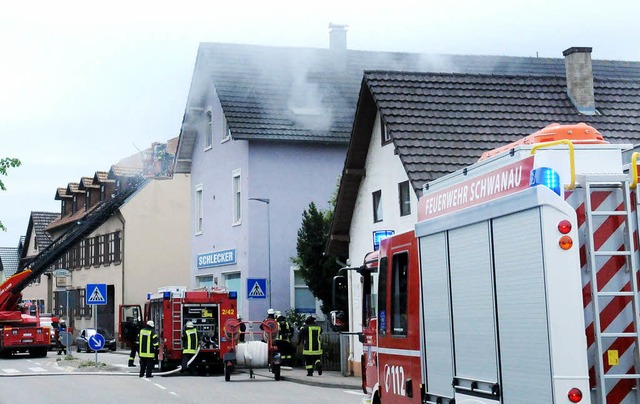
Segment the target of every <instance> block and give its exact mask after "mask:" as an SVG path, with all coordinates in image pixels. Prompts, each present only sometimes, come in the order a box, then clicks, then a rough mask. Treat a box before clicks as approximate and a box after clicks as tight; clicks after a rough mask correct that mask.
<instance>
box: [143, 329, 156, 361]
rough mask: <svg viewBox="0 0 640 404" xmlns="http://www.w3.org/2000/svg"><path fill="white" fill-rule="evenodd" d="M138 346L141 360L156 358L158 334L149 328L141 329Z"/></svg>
mask: <svg viewBox="0 0 640 404" xmlns="http://www.w3.org/2000/svg"><path fill="white" fill-rule="evenodd" d="M138 341H139V344H140V351H139V352H138V353H139V354H140V357H141V358H154V357H155V356H156V349H157V348H158V345H159V344H158V334H156V332H155V331H154V330H152V329H151V328H143V329H142V330H141V331H140V339H139V340H138Z"/></svg>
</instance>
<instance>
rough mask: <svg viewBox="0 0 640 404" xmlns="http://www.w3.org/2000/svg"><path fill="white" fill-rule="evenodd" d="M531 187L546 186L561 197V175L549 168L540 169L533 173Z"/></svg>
mask: <svg viewBox="0 0 640 404" xmlns="http://www.w3.org/2000/svg"><path fill="white" fill-rule="evenodd" d="M529 185H530V186H532V187H535V186H538V185H544V186H545V187H547V188H549V189H550V190H552V191H553V192H555V193H556V194H558V195H561V189H560V174H558V173H557V172H556V171H555V170H554V169H552V168H549V167H539V168H536V169H535V170H532V171H531V180H530V181H529Z"/></svg>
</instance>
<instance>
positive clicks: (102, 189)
mask: <svg viewBox="0 0 640 404" xmlns="http://www.w3.org/2000/svg"><path fill="white" fill-rule="evenodd" d="M105 192H106V190H105V188H104V184H102V185H100V202H102V201H104V195H105Z"/></svg>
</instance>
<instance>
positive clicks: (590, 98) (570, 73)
mask: <svg viewBox="0 0 640 404" xmlns="http://www.w3.org/2000/svg"><path fill="white" fill-rule="evenodd" d="M591 50H592V48H585V47H572V48H569V49H567V50H565V51H564V52H562V55H563V56H564V64H565V69H566V72H567V94H568V95H569V98H570V99H571V102H573V105H575V107H576V109H577V110H578V112H580V113H581V114H584V115H596V114H597V113H598V112H597V111H596V101H595V96H594V93H593V70H592V66H591Z"/></svg>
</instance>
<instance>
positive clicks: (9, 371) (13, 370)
mask: <svg viewBox="0 0 640 404" xmlns="http://www.w3.org/2000/svg"><path fill="white" fill-rule="evenodd" d="M2 371H3V372H4V373H20V371H19V370H18V369H2Z"/></svg>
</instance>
